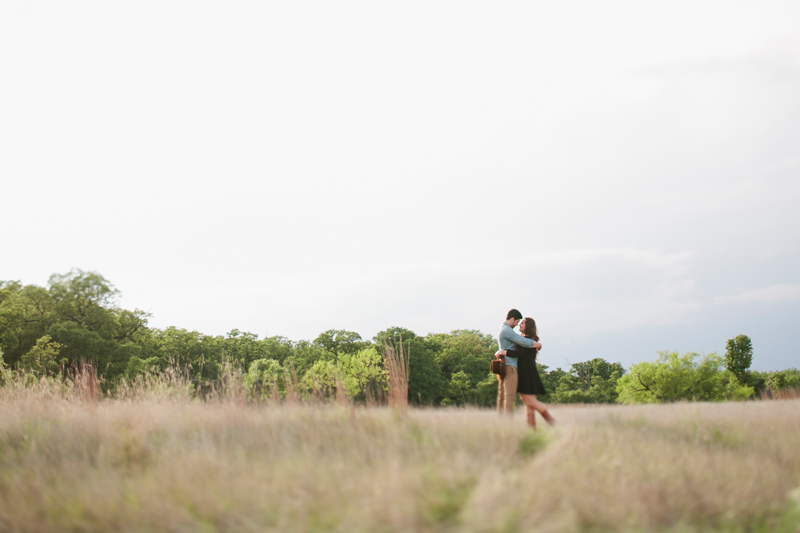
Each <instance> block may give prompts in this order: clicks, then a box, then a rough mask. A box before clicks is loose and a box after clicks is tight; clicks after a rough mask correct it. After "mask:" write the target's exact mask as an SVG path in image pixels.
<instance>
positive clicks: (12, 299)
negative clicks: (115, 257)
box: [0, 270, 147, 378]
mask: <svg viewBox="0 0 800 533" xmlns="http://www.w3.org/2000/svg"><path fill="white" fill-rule="evenodd" d="M48 285H49V287H48V288H47V289H44V288H42V287H36V286H34V285H26V286H22V285H20V284H19V283H18V282H5V283H3V284H2V285H0V327H1V328H2V332H0V342H2V346H0V349H2V350H3V352H4V354H5V356H4V357H5V359H6V362H7V363H8V364H9V365H11V366H16V365H17V364H18V363H19V362H20V359H21V358H22V356H23V355H24V354H26V353H28V352H29V351H30V350H31V349H32V348H33V347H34V346H35V345H36V343H37V342H38V341H39V339H41V338H43V337H45V336H49V337H50V339H51V340H52V341H53V342H55V343H58V344H59V345H60V357H61V358H63V359H66V362H65V363H66V364H67V365H69V366H73V367H75V366H77V365H78V364H80V363H81V362H88V363H91V364H93V365H94V366H95V367H96V368H97V369H98V371H99V372H101V374H102V375H104V376H106V377H109V378H113V377H115V376H118V375H121V374H122V373H123V372H124V371H125V369H126V367H127V361H128V359H130V358H131V357H133V356H138V355H140V353H141V347H140V346H139V345H138V344H137V343H136V342H135V341H134V337H135V336H136V334H137V333H138V332H140V331H142V330H144V329H146V324H147V320H146V317H147V315H146V314H145V313H144V312H142V311H139V310H135V311H128V310H125V309H120V308H118V307H116V305H115V298H116V296H117V290H116V289H115V288H114V286H113V285H111V284H110V283H109V282H108V281H107V280H106V279H105V278H103V277H102V276H101V275H100V274H97V273H95V272H84V271H82V270H72V271H70V272H69V273H68V274H64V275H53V276H51V277H50V280H49V284H48Z"/></svg>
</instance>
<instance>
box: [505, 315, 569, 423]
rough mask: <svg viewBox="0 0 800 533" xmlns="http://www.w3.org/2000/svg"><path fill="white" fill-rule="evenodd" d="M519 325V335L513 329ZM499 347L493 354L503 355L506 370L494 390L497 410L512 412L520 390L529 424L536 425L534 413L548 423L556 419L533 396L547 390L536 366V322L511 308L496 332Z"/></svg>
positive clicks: (537, 340) (539, 344)
mask: <svg viewBox="0 0 800 533" xmlns="http://www.w3.org/2000/svg"><path fill="white" fill-rule="evenodd" d="M518 325H519V332H520V333H521V334H522V335H520V334H518V333H517V332H515V331H514V328H515V327H517V326H518ZM497 342H498V344H499V347H500V349H499V350H498V351H497V353H495V357H498V358H499V357H505V359H506V372H505V375H504V376H498V380H499V381H500V383H499V387H498V391H497V412H498V413H500V414H501V415H502V414H504V413H505V414H508V415H513V414H514V401H515V400H516V397H517V393H519V396H520V398H521V399H522V403H524V404H525V409H526V410H527V415H528V425H530V426H531V427H533V428H535V427H536V412H537V411H538V412H539V414H541V415H542V417H544V419H545V420H546V421H547V423H548V424H551V425H552V424H553V423H554V422H555V419H554V418H553V416H552V415H551V414H550V412H549V411H548V410H547V406H546V405H545V404H543V403H542V402H540V401H539V400H538V399H536V395H537V394H539V395H541V394H545V393H546V392H547V391H546V390H545V388H544V383H542V378H541V377H539V371H538V370H537V368H536V355H537V354H538V352H539V350H540V349H541V348H542V345H541V343H539V335H537V334H536V322H534V320H533V319H532V318H530V317H526V318H525V319H524V320H523V318H522V313H520V312H519V311H517V310H516V309H512V310H511V311H509V312H508V314H507V315H506V321H505V322H503V325H502V326H500V333H498V335H497Z"/></svg>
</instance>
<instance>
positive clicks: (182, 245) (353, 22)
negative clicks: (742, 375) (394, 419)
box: [0, 0, 800, 370]
mask: <svg viewBox="0 0 800 533" xmlns="http://www.w3.org/2000/svg"><path fill="white" fill-rule="evenodd" d="M0 179H1V180H2V187H1V188H0V194H2V204H1V205H2V208H1V210H0V237H1V239H2V242H1V243H0V279H3V280H11V279H14V280H20V281H22V282H23V283H32V284H37V285H45V284H46V283H47V278H48V277H49V276H50V275H51V274H53V273H65V272H67V271H69V270H70V269H71V268H73V267H76V268H81V269H83V270H93V271H97V272H99V273H101V274H102V275H103V276H105V277H106V278H107V279H109V280H110V281H111V282H112V283H113V284H115V285H116V286H117V288H118V289H119V290H120V291H121V293H122V298H121V300H120V304H121V305H122V306H124V307H127V308H134V307H137V308H140V309H143V310H145V311H148V312H150V313H152V316H151V319H150V324H151V325H152V326H155V327H167V326H170V325H174V326H177V327H181V328H186V329H189V330H197V331H201V332H203V333H207V334H223V333H225V332H228V331H230V330H232V329H234V328H237V329H240V330H243V331H250V332H253V333H258V334H259V335H260V336H262V337H263V336H265V335H266V336H272V335H283V336H286V337H289V338H291V339H294V340H299V339H313V338H315V337H316V336H317V335H318V334H319V333H320V332H322V331H324V330H327V329H333V328H336V329H347V330H351V331H357V332H358V333H360V334H361V335H362V337H364V338H370V337H372V336H373V335H374V334H375V333H377V332H378V331H380V330H382V329H385V328H387V327H391V326H403V327H406V328H409V329H412V330H414V331H415V332H417V333H418V334H425V333H428V332H445V331H450V330H453V329H479V330H481V331H484V332H486V333H492V334H495V333H496V330H497V328H498V327H499V324H500V322H501V321H502V320H503V319H504V318H505V313H506V311H507V310H508V309H509V308H511V307H517V308H519V309H520V310H521V311H522V312H523V313H524V314H525V315H529V316H533V317H534V318H536V320H537V323H538V324H539V326H540V330H541V334H542V340H543V343H544V346H545V349H544V351H543V352H542V362H543V363H545V364H548V365H551V366H564V365H566V364H568V363H572V362H577V361H582V360H586V359H590V358H593V357H604V358H606V359H609V360H612V361H620V362H622V363H623V364H625V365H626V366H628V365H630V364H631V363H633V362H638V361H644V360H652V359H653V358H654V357H655V352H656V351H657V350H679V351H681V352H683V351H697V352H710V351H717V352H723V351H724V346H725V341H726V339H728V338H731V337H733V336H735V335H737V334H740V333H743V334H747V335H749V336H750V337H751V338H752V339H753V344H754V348H755V360H754V365H753V366H754V367H755V368H758V369H761V370H768V369H780V368H786V367H789V366H795V367H797V366H800V348H798V346H800V343H798V340H800V338H798V337H800V335H798V326H797V322H798V318H800V269H799V268H798V267H799V266H800V210H799V209H798V205H800V3H798V2H796V1H764V0H757V1H756V0H753V1H748V2H736V1H730V0H725V1H719V2H712V1H707V0H701V1H697V0H692V1H674V0H670V1H668V2H667V1H664V2H641V1H639V0H636V1H604V2H594V1H584V2H542V1H529V0H526V1H518V2H498V1H496V0H493V1H485V2H474V1H464V0H458V1H451V2H444V1H430V0H425V1H420V2H415V1H407V0H404V1H402V2H376V1H374V0H368V1H363V2H350V1H335V2H330V1H324V2H322V1H320V2H306V1H298V0H292V1H289V2H265V1H252V2H245V1H240V2H202V1H197V0H192V1H185V2H177V1H164V0H159V1H157V2H156V1H153V2H148V1H143V0H137V1H136V2H106V1H98V2H81V1H76V2H23V1H18V2H3V3H2V4H0Z"/></svg>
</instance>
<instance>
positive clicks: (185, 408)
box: [0, 395, 800, 532]
mask: <svg viewBox="0 0 800 533" xmlns="http://www.w3.org/2000/svg"><path fill="white" fill-rule="evenodd" d="M552 413H553V414H554V415H555V417H556V418H557V419H558V422H559V424H558V426H557V427H555V428H554V429H552V430H551V429H542V430H539V431H538V432H535V433H534V432H531V431H530V430H528V429H527V428H526V427H525V424H524V421H523V416H522V413H521V412H518V413H517V416H516V418H515V419H514V420H507V419H499V418H498V417H497V415H496V414H495V413H493V412H491V411H481V410H470V409H465V410H460V409H437V410H414V409H412V410H410V411H408V413H407V414H403V413H402V412H394V411H392V410H390V409H388V408H372V409H364V408H359V407H352V406H350V407H343V406H316V407H314V406H294V407H281V406H263V405H243V404H237V403H235V402H224V401H220V402H210V403H202V402H199V401H187V400H184V399H172V400H134V401H118V400H103V401H100V402H91V401H89V402H87V401H85V400H83V401H81V400H79V399H71V400H70V399H64V398H59V397H57V396H53V397H50V398H47V397H45V396H42V395H39V396H37V395H27V396H26V395H16V396H13V397H5V398H0V531H3V532H16V531H348V532H350V531H370V532H372V531H542V532H571V531H586V532H588V531H598V532H599V531H670V532H692V531H764V532H767V531H769V532H772V531H778V532H780V531H784V532H794V531H797V530H798V527H800V512H798V508H799V507H800V506H798V504H799V503H800V502H798V500H799V499H800V488H798V487H800V400H786V401H759V402H740V403H725V404H674V405H663V406H659V405H653V406H639V407H624V406H600V407H580V408H578V407H572V408H566V407H561V408H559V407H558V406H555V407H553V408H552Z"/></svg>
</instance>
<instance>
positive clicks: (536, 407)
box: [520, 394, 556, 426]
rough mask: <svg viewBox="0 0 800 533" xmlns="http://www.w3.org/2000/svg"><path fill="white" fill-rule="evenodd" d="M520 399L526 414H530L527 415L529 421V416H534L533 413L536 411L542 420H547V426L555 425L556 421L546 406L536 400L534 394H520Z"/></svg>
mask: <svg viewBox="0 0 800 533" xmlns="http://www.w3.org/2000/svg"><path fill="white" fill-rule="evenodd" d="M520 397H521V398H522V403H524V404H525V407H526V408H527V409H528V412H529V413H531V414H529V415H528V418H529V419H530V417H531V416H536V415H535V412H536V411H538V412H539V414H540V415H542V418H544V419H545V420H547V423H548V424H550V425H551V426H552V425H553V424H554V423H555V421H556V419H555V418H553V415H551V414H550V411H548V410H547V406H546V405H545V404H543V403H542V402H540V401H539V400H538V399H537V398H536V395H535V394H520ZM528 423H530V422H528Z"/></svg>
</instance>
